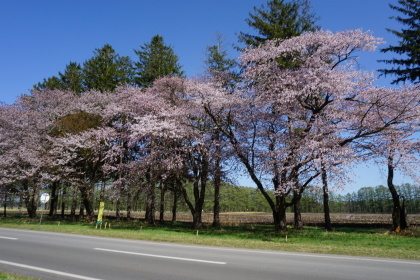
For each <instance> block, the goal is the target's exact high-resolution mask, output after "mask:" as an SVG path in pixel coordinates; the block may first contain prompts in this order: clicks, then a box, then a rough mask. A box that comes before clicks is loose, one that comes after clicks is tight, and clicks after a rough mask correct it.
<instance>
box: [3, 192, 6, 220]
mask: <svg viewBox="0 0 420 280" xmlns="http://www.w3.org/2000/svg"><path fill="white" fill-rule="evenodd" d="M6 203H7V192H5V193H4V209H3V216H4V217H6V208H7V206H6Z"/></svg>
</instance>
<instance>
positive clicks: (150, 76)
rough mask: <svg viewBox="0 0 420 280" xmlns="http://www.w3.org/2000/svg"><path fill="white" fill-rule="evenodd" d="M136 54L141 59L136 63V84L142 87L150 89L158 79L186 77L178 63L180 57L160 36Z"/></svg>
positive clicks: (155, 37)
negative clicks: (169, 76)
mask: <svg viewBox="0 0 420 280" xmlns="http://www.w3.org/2000/svg"><path fill="white" fill-rule="evenodd" d="M134 52H135V53H136V54H137V55H138V59H139V60H138V62H136V63H135V66H136V77H135V83H136V84H137V85H138V86H140V87H149V86H151V85H152V84H153V82H154V81H155V80H156V79H158V78H161V77H165V76H168V75H172V76H183V75H184V71H182V70H181V66H180V64H179V63H178V56H177V55H175V53H174V51H173V49H172V48H171V47H169V46H166V45H165V43H164V41H163V37H162V36H160V35H155V36H153V38H152V40H151V41H150V43H146V44H144V45H143V46H140V50H134Z"/></svg>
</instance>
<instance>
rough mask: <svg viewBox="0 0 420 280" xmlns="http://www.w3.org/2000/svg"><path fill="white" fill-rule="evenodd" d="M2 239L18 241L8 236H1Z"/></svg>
mask: <svg viewBox="0 0 420 280" xmlns="http://www.w3.org/2000/svg"><path fill="white" fill-rule="evenodd" d="M0 239H10V240H17V238H14V237H6V236H0Z"/></svg>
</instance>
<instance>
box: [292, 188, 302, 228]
mask: <svg viewBox="0 0 420 280" xmlns="http://www.w3.org/2000/svg"><path fill="white" fill-rule="evenodd" d="M293 195H294V196H295V198H294V204H293V213H294V224H295V229H296V230H303V221H302V208H301V205H300V201H301V198H302V195H301V194H300V193H299V192H297V191H294V192H293Z"/></svg>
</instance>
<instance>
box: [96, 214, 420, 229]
mask: <svg viewBox="0 0 420 280" xmlns="http://www.w3.org/2000/svg"><path fill="white" fill-rule="evenodd" d="M122 213H123V215H122V216H123V217H125V216H126V213H125V212H122ZM104 214H105V216H106V217H109V218H113V217H115V213H114V212H105V213H104ZM131 216H132V218H137V219H143V218H144V212H135V213H132V215H131ZM156 219H159V214H158V213H156ZM171 219H172V214H171V213H165V215H164V220H165V221H171ZM202 219H203V222H204V223H208V224H211V223H212V222H213V213H203V215H202ZM302 220H303V223H304V225H305V224H306V225H321V224H323V223H324V214H323V213H302ZM177 221H178V222H192V215H191V214H190V213H177ZM220 221H221V224H222V225H226V226H237V225H246V224H271V223H273V216H272V214H271V213H259V212H227V213H221V214H220ZM408 221H409V222H410V224H412V225H420V214H409V215H408ZM331 222H332V223H333V224H335V225H353V226H358V225H360V226H362V225H367V226H368V225H372V226H373V225H378V226H379V225H391V224H392V217H391V214H345V213H332V214H331ZM287 223H289V224H293V213H287Z"/></svg>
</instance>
